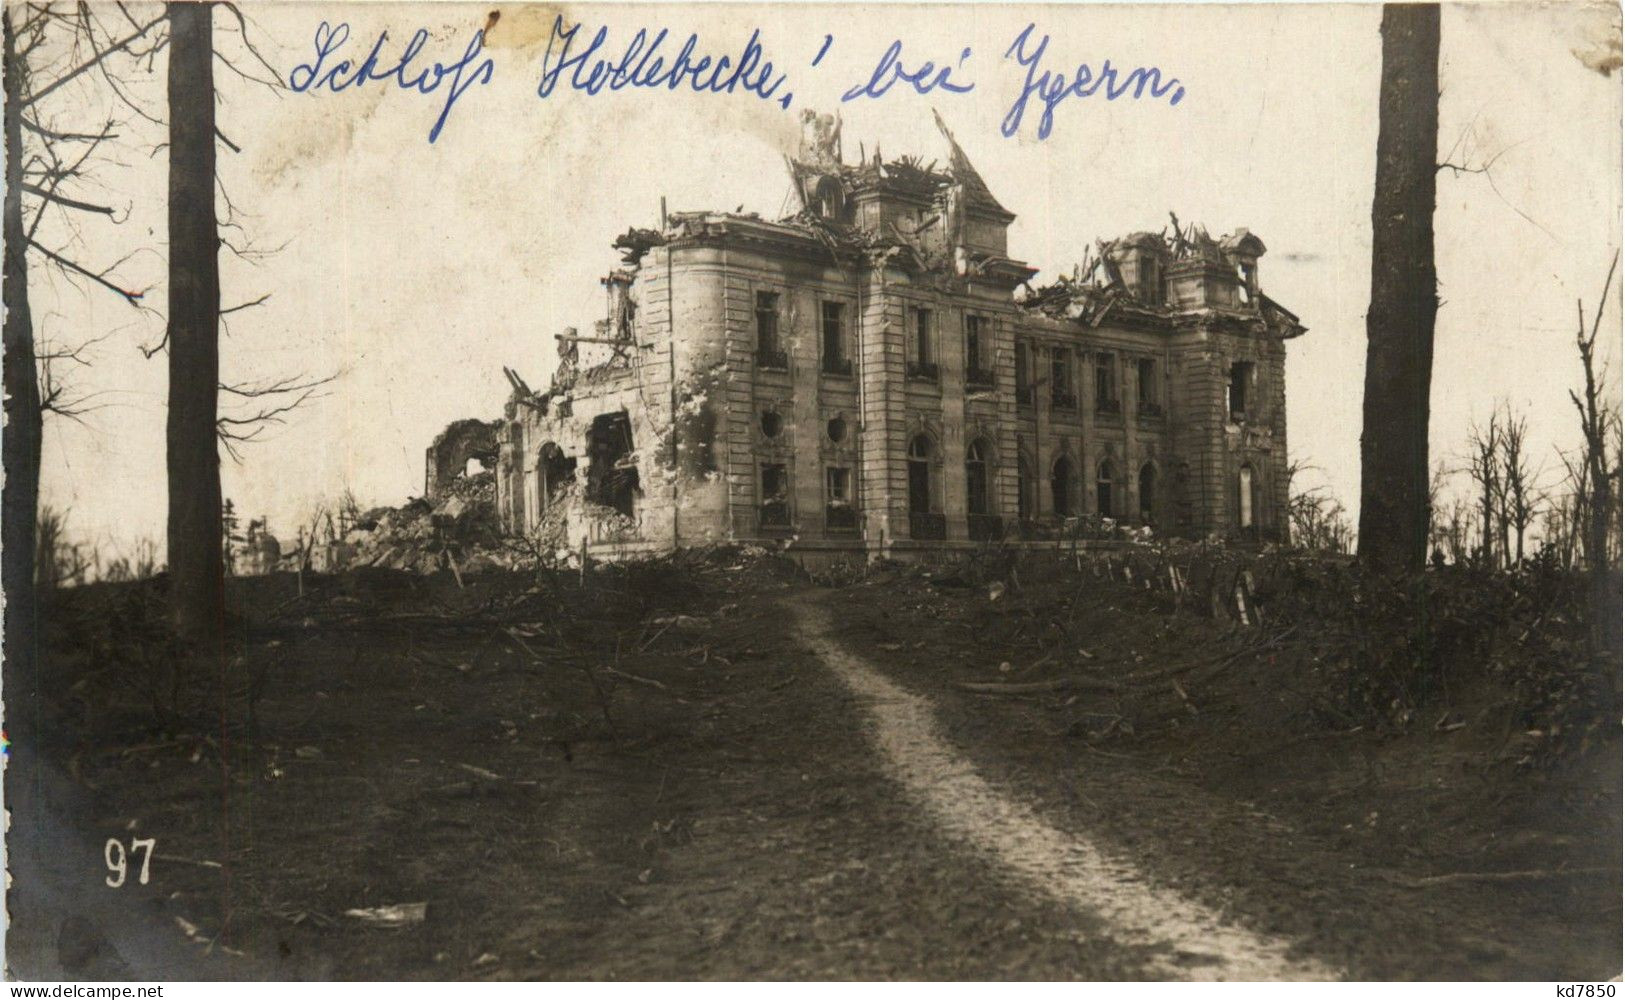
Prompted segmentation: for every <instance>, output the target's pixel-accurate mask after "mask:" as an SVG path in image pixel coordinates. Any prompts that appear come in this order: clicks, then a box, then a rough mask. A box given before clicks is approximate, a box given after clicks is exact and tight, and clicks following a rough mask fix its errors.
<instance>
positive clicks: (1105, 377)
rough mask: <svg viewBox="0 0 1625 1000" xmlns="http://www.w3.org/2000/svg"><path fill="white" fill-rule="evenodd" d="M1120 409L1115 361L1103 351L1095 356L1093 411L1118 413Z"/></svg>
mask: <svg viewBox="0 0 1625 1000" xmlns="http://www.w3.org/2000/svg"><path fill="white" fill-rule="evenodd" d="M1122 408H1123V406H1122V403H1120V402H1119V401H1118V396H1117V359H1116V357H1115V356H1114V355H1112V354H1110V353H1107V352H1104V351H1103V352H1101V353H1099V354H1096V355H1095V410H1096V411H1097V412H1100V413H1118V412H1120V411H1121V410H1122Z"/></svg>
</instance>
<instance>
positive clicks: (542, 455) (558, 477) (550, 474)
mask: <svg viewBox="0 0 1625 1000" xmlns="http://www.w3.org/2000/svg"><path fill="white" fill-rule="evenodd" d="M536 465H537V467H538V470H539V472H540V479H539V482H538V483H537V486H538V489H537V493H538V494H539V495H540V498H541V504H540V505H539V507H538V509H539V510H541V511H543V512H545V511H547V510H548V509H549V508H551V507H552V506H553V504H554V503H556V502H557V501H558V499H559V496H560V494H562V493H563V492H564V491H565V490H566V489H568V488H569V487H570V486H571V485H572V484H573V483H574V482H575V480H576V460H575V459H573V458H570V457H568V456H566V455H565V454H564V451H563V449H561V448H560V447H559V446H558V445H556V444H554V443H553V442H552V441H549V442H547V443H546V444H544V445H542V447H541V451H540V452H539V453H538V455H537V461H536Z"/></svg>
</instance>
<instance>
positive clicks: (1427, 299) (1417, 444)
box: [1360, 4, 1439, 571]
mask: <svg viewBox="0 0 1625 1000" xmlns="http://www.w3.org/2000/svg"><path fill="white" fill-rule="evenodd" d="M1438 135H1439V8H1438V6H1437V5H1436V4H1416V5H1413V4H1389V5H1387V6H1385V7H1384V8H1383V13H1382V85H1381V96H1380V98H1379V104H1378V125H1377V178H1376V191H1375V196H1374V197H1373V199H1372V203H1371V230H1372V244H1371V308H1370V311H1369V312H1368V313H1367V314H1366V362H1365V408H1364V414H1363V423H1362V426H1361V433H1360V559H1361V561H1362V562H1363V563H1364V564H1365V565H1367V566H1369V567H1371V568H1373V569H1377V570H1382V571H1399V570H1415V569H1420V568H1421V567H1422V564H1423V560H1424V559H1425V557H1426V553H1427V528H1428V511H1427V489H1428V392H1429V386H1430V382H1431V380H1432V376H1433V321H1434V316H1435V314H1436V313H1437V311H1438V299H1437V298H1436V297H1435V293H1436V289H1435V272H1434V266H1433V208H1434V189H1435V185H1436V174H1437V171H1438V165H1437V162H1436V156H1437V154H1438Z"/></svg>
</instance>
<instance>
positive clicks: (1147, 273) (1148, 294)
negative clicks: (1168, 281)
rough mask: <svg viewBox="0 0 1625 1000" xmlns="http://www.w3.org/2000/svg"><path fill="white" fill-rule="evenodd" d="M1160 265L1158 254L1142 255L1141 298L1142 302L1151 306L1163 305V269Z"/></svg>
mask: <svg viewBox="0 0 1625 1000" xmlns="http://www.w3.org/2000/svg"><path fill="white" fill-rule="evenodd" d="M1158 265H1159V262H1158V260H1157V255H1156V254H1152V253H1144V254H1141V255H1140V275H1139V277H1140V287H1139V289H1138V291H1139V293H1140V296H1139V297H1140V301H1141V302H1144V303H1145V304H1146V305H1150V306H1154V305H1160V304H1161V303H1162V273H1161V271H1162V269H1161V267H1159V266H1158Z"/></svg>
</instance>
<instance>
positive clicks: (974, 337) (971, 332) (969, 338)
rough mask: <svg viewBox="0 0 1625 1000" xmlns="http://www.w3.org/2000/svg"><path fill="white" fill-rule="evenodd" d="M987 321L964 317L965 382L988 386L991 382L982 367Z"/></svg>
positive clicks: (991, 377) (983, 318) (979, 317)
mask: <svg viewBox="0 0 1625 1000" xmlns="http://www.w3.org/2000/svg"><path fill="white" fill-rule="evenodd" d="M986 334H987V319H986V317H983V316H972V315H969V314H966V316H965V381H966V382H972V383H978V384H984V385H985V384H988V383H991V382H992V381H993V376H992V375H990V374H989V373H988V371H987V369H986V367H984V365H983V363H982V361H983V354H982V352H983V351H984V350H985V349H986V344H984V343H983V341H985V340H986Z"/></svg>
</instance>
